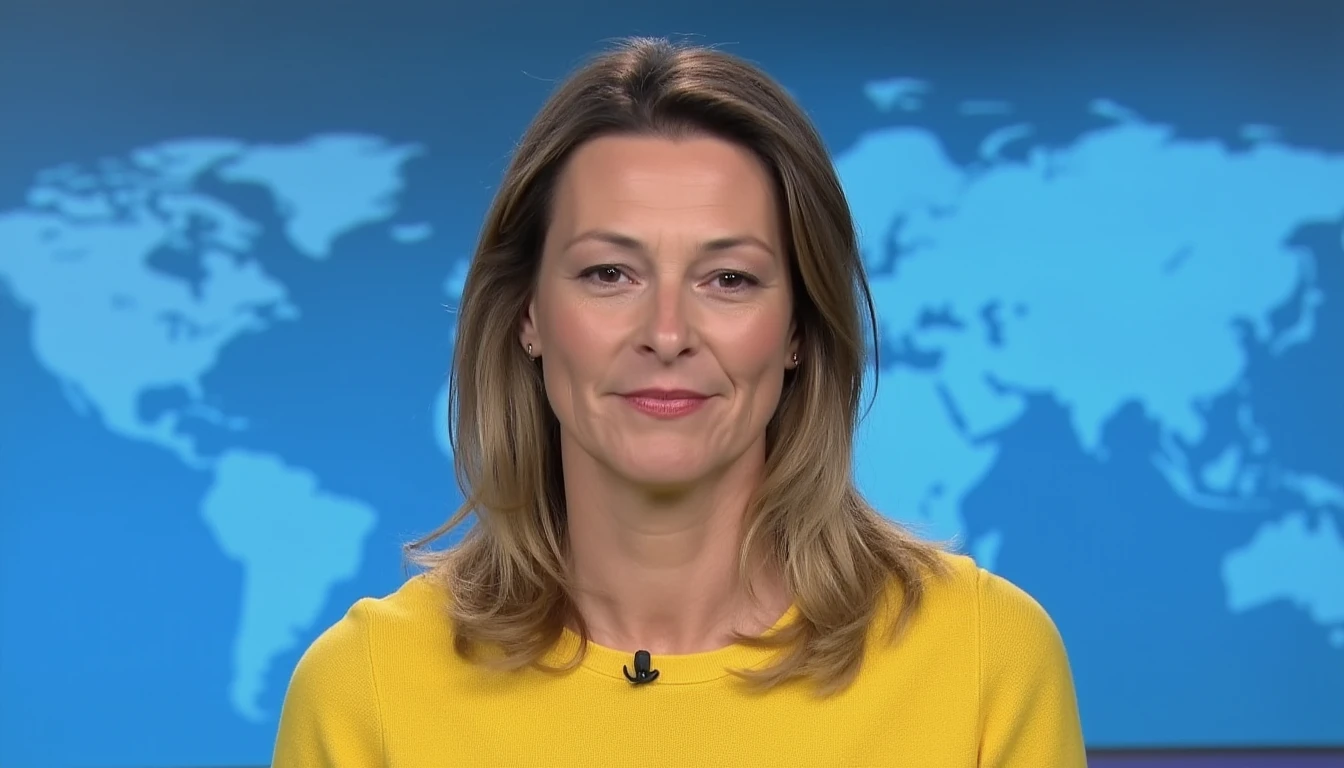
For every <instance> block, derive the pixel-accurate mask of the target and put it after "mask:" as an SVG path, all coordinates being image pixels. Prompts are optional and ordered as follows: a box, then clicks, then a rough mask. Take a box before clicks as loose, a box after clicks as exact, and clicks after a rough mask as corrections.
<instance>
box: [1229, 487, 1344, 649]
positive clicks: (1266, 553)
mask: <svg viewBox="0 0 1344 768" xmlns="http://www.w3.org/2000/svg"><path fill="white" fill-rule="evenodd" d="M1223 581H1224V583H1225V585H1226V587H1227V607H1228V609H1229V610H1231V611H1232V612H1233V613H1244V612H1246V611H1249V610H1253V609H1255V608H1259V607H1261V606H1263V605H1267V604H1269V603H1272V602H1275V601H1287V602H1290V603H1292V604H1293V605H1296V606H1298V607H1299V608H1302V609H1304V610H1306V611H1307V613H1308V614H1309V615H1310V616H1311V618H1312V620H1313V621H1315V622H1317V623H1318V624H1321V625H1323V626H1326V627H1333V629H1334V631H1333V632H1331V633H1330V637H1331V642H1332V643H1333V644H1335V645H1336V646H1338V647H1341V648H1344V643H1340V642H1336V640H1337V639H1338V638H1340V637H1341V634H1344V632H1342V631H1344V537H1341V536H1340V531H1339V527H1338V526H1337V525H1336V524H1335V521H1334V518H1333V517H1331V516H1329V515H1324V514H1322V515H1319V516H1318V519H1317V521H1316V523H1315V525H1312V524H1311V523H1309V522H1308V519H1307V516H1306V515H1305V514H1304V513H1301V512H1296V513H1293V514H1289V515H1287V516H1285V517H1284V518H1283V519H1281V520H1278V521H1275V522H1270V523H1266V524H1265V525H1263V526H1261V527H1260V529H1259V530H1258V531H1257V532H1256V534H1255V536H1254V538H1252V539H1251V541H1250V543H1248V544H1247V545H1245V546H1244V547H1241V548H1239V549H1236V550H1233V551H1232V552H1230V553H1228V554H1227V556H1226V557H1225V558H1224V560H1223Z"/></svg>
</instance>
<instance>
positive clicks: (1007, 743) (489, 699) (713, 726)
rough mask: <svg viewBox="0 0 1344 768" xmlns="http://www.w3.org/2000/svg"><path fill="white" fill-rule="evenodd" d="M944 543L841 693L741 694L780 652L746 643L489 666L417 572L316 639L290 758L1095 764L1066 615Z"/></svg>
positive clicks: (288, 736) (439, 765) (569, 639)
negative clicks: (511, 667) (465, 643)
mask: <svg viewBox="0 0 1344 768" xmlns="http://www.w3.org/2000/svg"><path fill="white" fill-rule="evenodd" d="M948 559H949V563H950V565H951V566H952V575H951V576H950V577H948V578H946V579H942V580H939V581H935V582H932V583H931V586H930V589H929V593H928V600H927V602H926V603H925V606H924V608H923V609H922V610H921V612H920V613H919V614H918V617H917V619H916V621H915V622H914V623H913V624H912V625H911V627H910V629H909V631H908V632H907V634H905V635H904V637H903V639H902V640H901V641H900V643H898V644H897V645H895V646H891V645H887V646H882V645H879V644H878V643H877V642H870V643H869V650H868V652H867V653H868V655H867V657H866V659H865V662H864V667H863V669H862V671H861V673H860V675H859V678H858V680H857V682H856V683H855V684H854V685H853V686H852V687H850V688H849V689H848V690H846V691H845V692H843V693H841V694H838V695H836V696H833V697H831V698H829V699H819V698H817V697H815V696H814V695H813V693H812V692H811V690H810V689H809V688H808V687H807V685H806V684H803V683H799V684H797V685H794V684H789V685H787V686H785V687H782V688H777V689H775V690H772V691H769V692H767V693H765V694H755V695H753V694H750V693H746V692H744V691H743V690H741V689H740V688H739V687H738V686H737V685H736V679H735V678H732V677H730V676H726V674H725V672H724V670H725V668H734V667H738V668H740V667H746V666H753V665H757V664H760V663H761V662H764V661H767V660H768V654H769V653H770V651H768V650H758V649H750V648H743V647H737V646H734V647H729V648H725V649H722V650H718V651H712V652H708V653H697V654H691V655H685V656H654V657H653V665H652V666H653V668H655V669H657V670H659V672H660V676H659V677H658V679H657V680H656V681H654V682H652V683H649V684H647V685H638V686H635V685H631V684H630V683H629V682H628V681H627V680H626V679H625V677H624V674H623V673H622V670H621V668H622V666H623V665H624V666H629V667H630V668H631V670H632V671H633V667H634V665H633V658H632V656H633V654H631V653H626V652H623V651H616V650H612V649H609V648H603V647H599V646H596V645H593V644H590V645H589V650H588V655H587V658H586V660H585V661H584V664H583V667H582V668H580V669H577V670H575V671H573V672H571V673H569V674H566V675H562V676H555V675H548V674H546V673H543V672H540V671H534V670H527V671H523V672H515V673H500V672H489V671H486V670H483V669H481V668H480V667H477V666H475V665H472V664H470V663H468V662H465V661H463V660H461V659H459V658H458V657H457V656H456V655H455V654H454V653H453V651H452V640H451V630H450V626H449V624H448V622H447V620H446V618H445V617H444V614H443V608H442V606H443V605H444V603H445V602H446V600H447V595H446V594H445V593H444V592H443V591H442V589H441V588H440V587H438V586H436V585H434V584H433V583H432V582H430V581H429V580H427V579H425V578H423V577H417V578H413V579H411V580H410V581H408V582H407V583H406V584H405V586H403V587H402V588H401V589H399V590H398V591H397V592H396V593H394V594H392V595H391V596H389V597H386V598H383V599H379V600H373V599H366V600H361V601H359V602H358V603H356V604H355V606H354V607H353V608H352V609H351V610H350V612H349V613H348V614H347V615H346V616H345V618H343V619H341V620H340V621H339V622H337V623H336V625H335V626H333V627H332V628H331V629H329V630H327V631H326V632H325V633H324V634H323V635H322V636H321V637H319V638H318V639H317V641H316V642H314V643H313V645H312V647H311V648H309V649H308V651H307V653H305V654H304V656H303V658H302V659H301V660H300V662H299V665H298V667H297V669H296V670H295V672H294V677H293V680H292V681H291V683H290V687H289V691H288V693H287V695H286V698H285V704H284V708H283V711H282V714H281V718H280V732H279V737H278V739H277V742H276V749H275V761H274V768H322V767H324V766H341V767H342V768H345V767H346V766H349V767H350V768H375V767H376V766H396V768H420V767H421V766H425V767H426V768H446V767H447V766H618V765H620V766H624V765H629V766H732V767H733V768H739V767H743V768H745V767H746V766H809V767H811V766H829V765H845V766H914V767H917V768H925V767H926V766H927V767H929V768H942V767H943V766H948V767H952V766H1000V767H1002V768H1075V767H1076V766H1084V765H1085V764H1086V763H1085V760H1086V759H1085V757H1084V753H1083V741H1082V734H1081V729H1080V726H1079V720H1078V709H1077V704H1076V701H1075V698H1074V692H1073V682H1072V678H1071V675H1070V672H1069V666H1068V661H1067V659H1066V657H1065V653H1064V647H1063V644H1062V642H1061V641H1060V637H1059V633H1058V632H1057V631H1056V629H1055V626H1054V624H1053V623H1052V622H1051V620H1050V618H1049V617H1048V616H1047V615H1046V613H1045V612H1044V611H1043V610H1042V609H1041V607H1040V606H1039V605H1038V604H1037V603H1036V602H1035V601H1034V600H1032V599H1031V598H1030V597H1028V596H1027V594H1026V593H1024V592H1022V591H1021V590H1019V589H1018V588H1016V587H1014V586H1013V585H1012V584H1010V583H1008V582H1007V581H1005V580H1004V579H1002V578H1000V577H997V576H995V575H993V574H990V573H988V572H986V571H984V570H982V569H979V568H977V567H976V566H975V565H974V564H973V563H972V562H971V561H970V560H969V559H967V558H964V557H959V556H948ZM792 615H793V614H792V611H791V612H790V613H788V614H786V615H785V616H784V617H783V618H782V619H781V620H780V621H781V623H783V622H787V621H789V620H790V618H791V617H792ZM874 637H876V635H874ZM576 642H577V638H576V637H574V636H573V635H567V636H566V637H565V641H564V642H563V643H562V644H561V646H560V647H557V648H556V649H555V651H554V657H553V659H552V660H561V659H567V658H569V656H570V651H572V649H573V648H574V647H575V644H576Z"/></svg>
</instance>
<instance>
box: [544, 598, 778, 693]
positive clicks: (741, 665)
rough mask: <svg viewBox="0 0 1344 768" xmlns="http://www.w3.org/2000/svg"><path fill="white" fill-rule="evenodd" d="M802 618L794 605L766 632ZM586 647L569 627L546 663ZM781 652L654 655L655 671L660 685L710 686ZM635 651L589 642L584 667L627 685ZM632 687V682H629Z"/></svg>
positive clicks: (729, 649) (730, 649)
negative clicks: (732, 672)
mask: <svg viewBox="0 0 1344 768" xmlns="http://www.w3.org/2000/svg"><path fill="white" fill-rule="evenodd" d="M797 616H798V606H797V604H796V603H795V604H791V605H790V606H789V608H788V610H786V611H785V612H784V615H782V616H780V617H779V619H778V620H777V621H776V622H775V623H774V624H773V625H771V626H770V628H769V629H767V630H765V632H763V633H762V635H763V636H766V637H769V636H770V635H773V634H775V633H776V632H778V631H780V630H781V629H783V628H784V627H786V626H788V625H789V624H791V623H793V621H794V619H796V618H797ZM581 644H582V641H581V640H580V638H579V636H578V634H577V633H575V632H574V631H573V630H571V629H569V628H568V627H566V628H565V629H564V630H563V632H562V634H561V636H560V639H559V641H558V642H556V644H555V646H554V647H553V648H552V649H551V650H550V651H549V652H548V653H547V655H546V658H545V660H544V663H545V664H547V665H548V666H559V665H563V664H565V663H566V662H568V661H570V660H571V659H573V658H574V654H575V653H576V652H577V651H578V649H579V646H580V645H581ZM775 653H777V650H776V649H772V648H753V647H750V646H744V645H740V644H737V643H734V644H732V645H729V646H725V647H723V648H718V649H716V650H712V651H701V652H698V653H682V654H657V653H655V654H652V664H651V667H652V668H653V669H656V670H658V685H660V686H664V685H691V684H695V683H707V682H710V681H712V680H718V679H720V678H723V677H727V676H728V675H729V674H731V670H734V669H754V668H756V667H759V666H762V665H764V664H765V663H766V662H768V661H769V660H770V659H771V658H772V657H773V656H774V655H775ZM634 660H635V651H633V650H630V651H621V650H617V649H615V648H609V647H607V646H605V645H599V644H598V643H595V642H593V641H591V640H590V641H588V650H587V653H586V654H585V655H584V657H583V661H582V662H581V666H582V667H583V668H585V669H587V670H588V671H590V672H595V673H597V674H599V675H602V676H604V677H610V678H613V679H616V680H620V681H622V682H627V681H626V677H625V672H624V671H623V670H622V667H626V668H629V669H630V670H631V672H633V671H634ZM627 684H628V683H627Z"/></svg>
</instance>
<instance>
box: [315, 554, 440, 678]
mask: <svg viewBox="0 0 1344 768" xmlns="http://www.w3.org/2000/svg"><path fill="white" fill-rule="evenodd" d="M447 606H448V593H447V590H445V589H444V588H443V587H442V586H440V585H439V584H437V583H436V582H434V581H433V580H432V579H431V578H430V577H429V576H426V575H419V576H414V577H412V578H411V579H409V580H408V581H406V582H405V583H404V584H402V585H401V587H399V588H398V589H397V590H396V591H395V592H392V593H391V594H389V595H386V596H384V597H365V598H361V599H360V600H358V601H357V602H355V604H354V605H352V606H351V607H350V609H349V610H348V611H346V613H345V615H344V616H342V617H341V619H340V620H338V621H337V622H336V623H335V624H333V625H332V626H331V627H329V628H328V629H327V630H326V631H324V632H323V633H322V634H321V635H319V636H318V638H317V639H316V640H314V641H313V644H312V645H311V646H309V648H308V650H307V652H305V653H304V655H303V657H302V658H301V659H300V662H299V669H300V670H302V669H303V668H304V667H313V666H327V665H336V666H344V665H353V664H364V665H369V664H372V663H374V662H376V661H377V657H378V656H379V655H380V654H381V652H382V651H384V650H386V649H387V648H388V647H389V646H390V645H399V644H402V643H404V642H406V641H408V640H409V641H412V642H414V641H418V640H424V639H429V638H430V637H438V636H443V635H447V634H449V622H448V614H447Z"/></svg>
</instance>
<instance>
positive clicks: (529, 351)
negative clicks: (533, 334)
mask: <svg viewBox="0 0 1344 768" xmlns="http://www.w3.org/2000/svg"><path fill="white" fill-rule="evenodd" d="M527 356H528V357H530V358H532V359H533V360H536V359H537V356H536V355H534V354H532V345H531V344H528V345H527Z"/></svg>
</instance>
